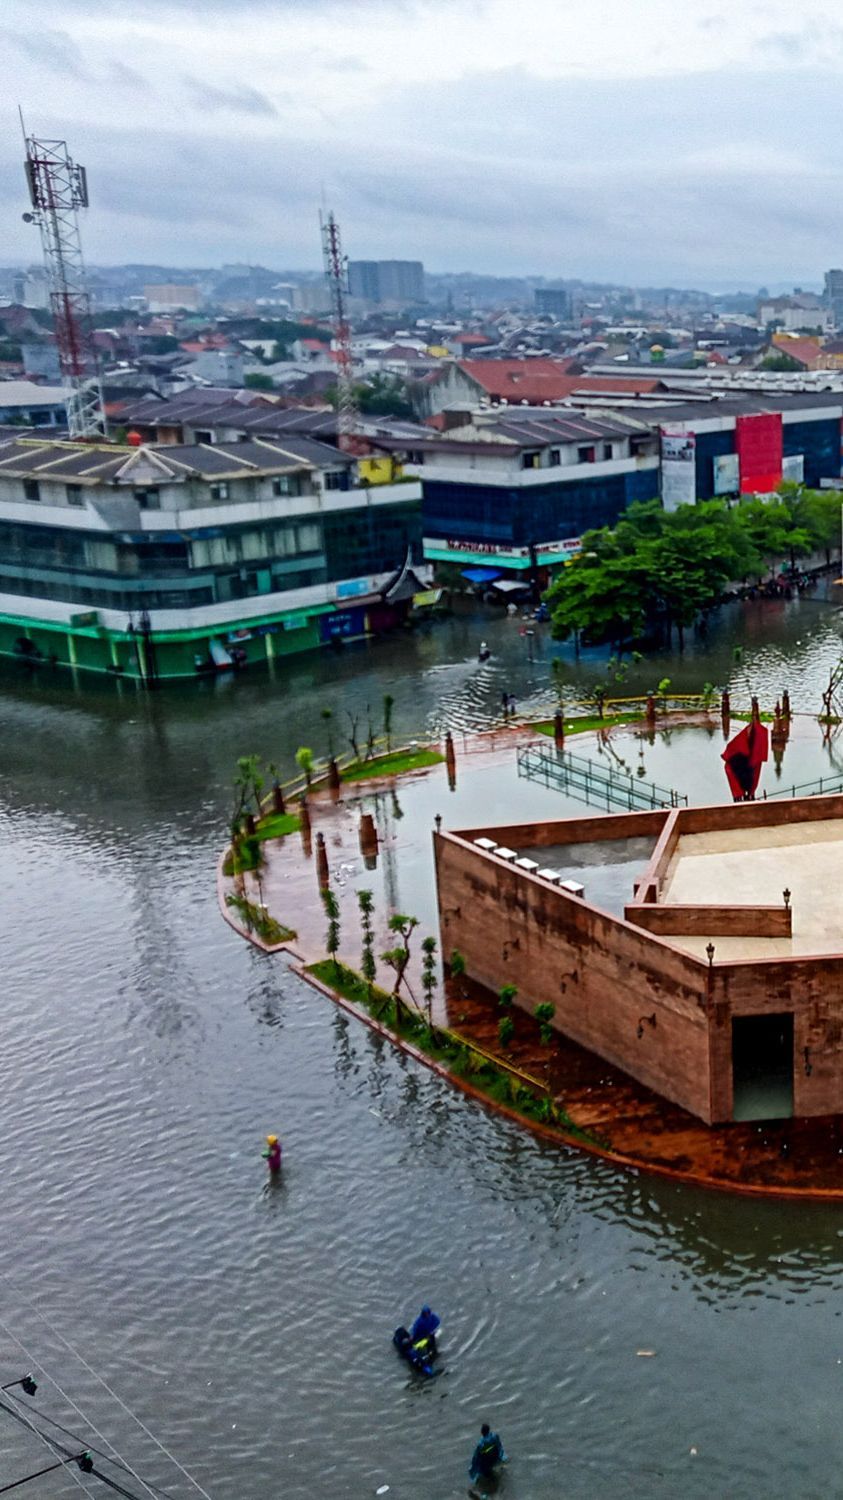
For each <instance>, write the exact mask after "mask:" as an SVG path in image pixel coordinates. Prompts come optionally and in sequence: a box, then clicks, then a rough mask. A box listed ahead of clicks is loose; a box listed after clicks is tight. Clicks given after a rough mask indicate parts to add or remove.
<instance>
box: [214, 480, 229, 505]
mask: <svg viewBox="0 0 843 1500" xmlns="http://www.w3.org/2000/svg"><path fill="white" fill-rule="evenodd" d="M211 499H212V500H227V499H228V485H227V484H226V482H225V481H224V480H220V481H219V482H218V483H217V484H212V485H211Z"/></svg>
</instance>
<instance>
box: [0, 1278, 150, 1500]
mask: <svg viewBox="0 0 843 1500" xmlns="http://www.w3.org/2000/svg"><path fill="white" fill-rule="evenodd" d="M30 1306H31V1304H30ZM0 1328H2V1329H3V1331H4V1332H5V1334H6V1336H7V1337H8V1338H10V1339H11V1340H12V1342H13V1343H15V1344H17V1346H18V1348H19V1349H22V1350H23V1352H24V1354H25V1355H26V1357H27V1359H28V1360H29V1361H30V1363H31V1364H33V1365H36V1366H37V1368H38V1369H39V1370H41V1371H42V1372H43V1374H44V1377H45V1379H46V1380H49V1382H50V1384H51V1385H54V1386H55V1388H56V1390H57V1391H58V1393H59V1395H60V1396H61V1397H62V1399H63V1400H64V1401H66V1402H67V1404H68V1406H72V1407H73V1410H74V1411H75V1412H76V1414H77V1416H78V1417H81V1419H82V1421H83V1422H84V1423H85V1424H86V1426H88V1427H90V1429H91V1431H92V1432H95V1433H96V1435H97V1437H98V1438H99V1439H100V1442H102V1443H105V1445H106V1447H108V1448H110V1450H111V1452H112V1453H113V1454H114V1455H115V1456H116V1457H117V1458H121V1455H120V1454H119V1453H118V1451H117V1449H116V1448H115V1446H114V1444H113V1443H112V1442H111V1440H110V1439H109V1438H107V1437H106V1436H105V1434H104V1433H102V1432H100V1430H99V1428H98V1427H97V1426H95V1424H94V1423H93V1422H92V1421H91V1420H90V1418H89V1417H86V1416H85V1413H84V1412H83V1411H82V1409H81V1407H79V1406H77V1404H76V1402H75V1401H74V1400H73V1398H72V1396H68V1394H67V1392H66V1391H64V1390H62V1388H61V1386H60V1385H59V1383H58V1381H57V1380H56V1379H55V1377H54V1376H52V1375H51V1374H50V1372H49V1370H47V1369H46V1368H45V1366H44V1365H42V1364H41V1363H40V1361H38V1360H37V1359H36V1358H35V1356H34V1355H33V1354H32V1353H31V1352H30V1350H29V1349H27V1347H26V1345H25V1344H24V1343H22V1342H21V1340H20V1339H19V1338H18V1337H17V1336H16V1335H15V1334H14V1333H12V1330H11V1328H9V1327H8V1325H7V1324H6V1323H4V1322H3V1321H2V1319H0ZM121 1467H123V1468H125V1469H126V1471H127V1473H129V1474H131V1476H132V1478H133V1479H136V1480H137V1482H138V1484H140V1485H141V1487H142V1488H143V1489H145V1490H146V1492H147V1494H148V1495H149V1496H150V1497H151V1500H157V1496H156V1495H155V1492H154V1490H152V1489H150V1487H149V1485H148V1484H147V1483H146V1481H145V1480H144V1479H141V1476H140V1475H139V1474H138V1473H137V1472H136V1471H135V1470H134V1469H133V1468H132V1466H131V1464H126V1463H125V1462H123V1463H122V1464H121Z"/></svg>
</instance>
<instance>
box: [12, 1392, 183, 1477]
mask: <svg viewBox="0 0 843 1500" xmlns="http://www.w3.org/2000/svg"><path fill="white" fill-rule="evenodd" d="M6 1400H7V1401H17V1402H18V1403H19V1404H20V1406H21V1407H22V1408H23V1410H24V1411H26V1413H27V1415H28V1416H29V1418H30V1420H31V1421H33V1422H48V1423H49V1425H50V1426H51V1427H57V1428H58V1430H59V1432H63V1433H64V1435H65V1437H69V1438H73V1441H74V1442H75V1443H82V1445H83V1447H85V1448H86V1449H87V1451H88V1452H89V1453H96V1454H97V1455H98V1457H99V1458H104V1459H105V1460H106V1462H107V1463H110V1464H113V1465H114V1467H115V1469H122V1470H123V1473H124V1474H131V1473H132V1470H131V1469H130V1468H129V1467H128V1465H127V1464H124V1463H121V1461H120V1459H118V1458H112V1457H111V1455H110V1454H109V1453H103V1451H102V1449H101V1448H95V1447H94V1445H93V1443H87V1442H85V1440H84V1438H80V1436H79V1434H78V1432H71V1430H70V1428H69V1427H65V1426H63V1424H62V1423H61V1422H57V1421H56V1418H55V1417H48V1416H47V1413H46V1412H43V1411H39V1410H38V1408H37V1407H31V1408H30V1407H27V1405H26V1402H25V1401H23V1400H22V1399H21V1397H20V1396H15V1395H14V1394H13V1393H12V1392H11V1391H7V1392H6ZM147 1488H148V1489H152V1490H154V1491H155V1493H156V1494H158V1495H160V1496H161V1497H162V1500H173V1497H172V1496H171V1495H170V1493H169V1492H168V1491H167V1490H162V1489H159V1487H158V1485H155V1484H153V1485H150V1484H149V1482H148V1481H147ZM0 1494H2V1490H0Z"/></svg>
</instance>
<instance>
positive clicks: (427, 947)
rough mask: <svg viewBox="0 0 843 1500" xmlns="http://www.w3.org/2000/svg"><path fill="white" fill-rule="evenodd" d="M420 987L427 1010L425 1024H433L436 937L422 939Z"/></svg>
mask: <svg viewBox="0 0 843 1500" xmlns="http://www.w3.org/2000/svg"><path fill="white" fill-rule="evenodd" d="M422 953H423V954H424V957H423V959H422V989H423V990H424V1003H425V1008H426V1010H427V1024H428V1026H432V1025H433V994H434V991H435V989H436V939H435V938H434V937H426V938H423V939H422Z"/></svg>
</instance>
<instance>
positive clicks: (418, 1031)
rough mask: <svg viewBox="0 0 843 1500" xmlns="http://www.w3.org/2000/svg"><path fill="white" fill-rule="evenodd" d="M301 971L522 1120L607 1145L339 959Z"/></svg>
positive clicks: (549, 1101) (461, 1040)
mask: <svg viewBox="0 0 843 1500" xmlns="http://www.w3.org/2000/svg"><path fill="white" fill-rule="evenodd" d="M307 972H308V973H309V974H313V975H315V977H316V978H317V979H321V981H322V983H323V984H326V985H328V986H329V988H331V989H333V990H335V991H336V992H337V994H339V995H342V996H343V998H344V999H346V1000H350V1001H351V1002H352V1003H353V1004H355V1005H359V1006H360V1007H361V1009H363V1010H366V1011H368V1013H369V1014H370V1015H371V1016H373V1017H374V1018H375V1019H377V1020H378V1021H380V1022H382V1023H383V1024H385V1025H387V1026H389V1027H390V1029H391V1030H392V1031H394V1032H395V1033H396V1035H397V1036H399V1037H401V1038H402V1040H404V1041H409V1042H412V1043H413V1045H414V1046H416V1047H418V1049H419V1051H420V1052H423V1053H424V1054H425V1056H426V1057H429V1058H431V1059H432V1060H433V1061H435V1062H438V1063H443V1064H444V1065H445V1066H446V1067H447V1068H448V1070H449V1071H450V1072H451V1073H454V1074H455V1075H456V1076H457V1077H460V1078H465V1079H467V1080H469V1081H470V1082H471V1084H472V1087H473V1088H476V1089H477V1090H478V1091H479V1092H480V1093H482V1094H484V1095H485V1096H486V1097H487V1098H488V1099H489V1100H490V1101H492V1102H495V1103H497V1104H502V1105H505V1106H506V1107H507V1108H508V1109H514V1110H515V1111H516V1113H517V1114H520V1115H522V1116H523V1117H524V1119H526V1120H534V1121H536V1122H537V1123H538V1124H542V1125H549V1126H551V1127H552V1126H554V1125H555V1126H557V1127H559V1128H561V1129H563V1130H564V1131H565V1132H566V1134H568V1135H573V1136H576V1137H577V1138H578V1139H580V1140H582V1141H583V1142H584V1143H587V1144H589V1145H594V1146H601V1147H603V1148H604V1149H608V1142H607V1141H605V1140H598V1139H597V1137H596V1136H591V1135H589V1134H588V1132H587V1131H584V1130H581V1129H580V1128H579V1126H577V1125H575V1124H574V1122H573V1120H572V1119H571V1118H570V1116H569V1115H568V1114H567V1113H566V1112H565V1110H564V1109H562V1108H561V1107H560V1106H559V1105H558V1104H557V1103H556V1102H555V1101H554V1100H553V1099H551V1098H550V1097H549V1095H547V1094H536V1093H535V1092H534V1091H533V1089H532V1088H530V1087H529V1086H528V1085H527V1084H525V1083H522V1082H521V1080H520V1079H519V1078H517V1077H515V1076H514V1075H513V1074H512V1073H510V1072H509V1071H508V1070H507V1069H506V1068H502V1067H498V1066H497V1065H496V1064H495V1062H494V1060H493V1059H492V1058H490V1057H487V1056H486V1055H485V1054H484V1053H482V1052H475V1051H474V1049H473V1048H472V1047H471V1045H470V1044H469V1043H468V1042H466V1040H465V1039H464V1038H461V1037H456V1036H454V1035H453V1033H451V1032H449V1031H446V1030H441V1029H440V1028H439V1027H435V1026H434V1027H433V1028H431V1027H430V1026H428V1024H427V1021H426V1019H425V1018H424V1016H422V1015H421V1014H419V1013H418V1012H416V1011H413V1010H411V1009H410V1008H409V1007H408V1006H406V1005H402V1006H400V1007H399V1008H398V1010H397V1012H396V1006H395V1001H394V1000H393V998H392V996H390V995H388V994H387V993H386V991H385V990H381V989H378V988H377V987H373V989H372V991H371V993H370V992H369V989H368V986H367V985H366V982H365V980H363V979H362V978H361V977H360V975H359V974H356V973H355V972H354V970H353V969H349V968H347V967H346V966H345V964H335V963H334V961H333V959H330V958H326V959H322V961H321V962H320V963H316V964H311V965H310V966H309V967H308V971H307Z"/></svg>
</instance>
